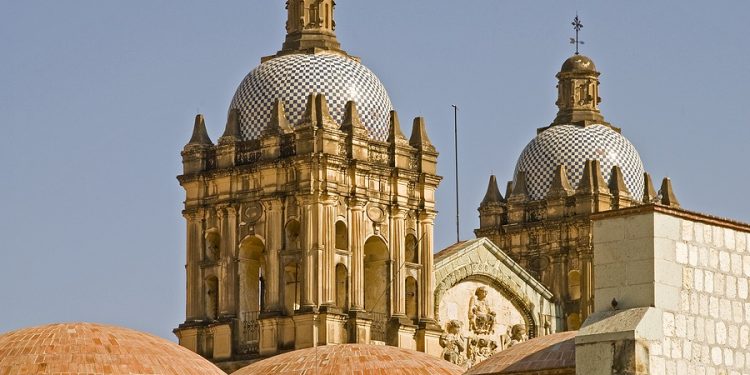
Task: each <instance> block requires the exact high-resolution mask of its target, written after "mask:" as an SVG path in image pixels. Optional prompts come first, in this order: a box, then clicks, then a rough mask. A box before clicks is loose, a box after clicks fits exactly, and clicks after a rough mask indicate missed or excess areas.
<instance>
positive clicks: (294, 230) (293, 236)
mask: <svg viewBox="0 0 750 375" xmlns="http://www.w3.org/2000/svg"><path fill="white" fill-rule="evenodd" d="M299 231H300V226H299V221H297V220H289V222H288V223H287V224H286V230H285V232H286V249H287V250H298V249H299V248H300V245H299Z"/></svg>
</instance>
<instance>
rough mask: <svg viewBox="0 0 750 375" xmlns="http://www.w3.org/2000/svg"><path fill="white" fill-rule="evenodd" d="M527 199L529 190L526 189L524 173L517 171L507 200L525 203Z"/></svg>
mask: <svg viewBox="0 0 750 375" xmlns="http://www.w3.org/2000/svg"><path fill="white" fill-rule="evenodd" d="M528 197H529V190H528V188H527V187H526V172H524V171H519V172H518V173H517V174H516V182H515V183H514V184H513V192H512V193H511V194H510V196H509V197H508V199H512V200H514V201H525V200H527V198H528Z"/></svg>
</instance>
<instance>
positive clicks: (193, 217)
mask: <svg viewBox="0 0 750 375" xmlns="http://www.w3.org/2000/svg"><path fill="white" fill-rule="evenodd" d="M183 216H184V217H185V220H186V221H187V246H186V247H187V254H186V267H185V272H186V273H187V275H186V280H187V297H186V306H185V307H186V309H185V311H186V314H185V315H186V317H185V318H186V321H194V320H200V319H202V318H203V317H204V315H205V314H204V313H203V311H202V310H203V303H202V301H201V300H202V298H201V297H202V293H201V291H202V289H203V280H201V271H200V262H201V258H202V254H203V251H204V250H203V247H204V239H203V222H202V217H201V216H202V212H200V211H197V212H196V211H192V212H188V211H185V212H184V213H183Z"/></svg>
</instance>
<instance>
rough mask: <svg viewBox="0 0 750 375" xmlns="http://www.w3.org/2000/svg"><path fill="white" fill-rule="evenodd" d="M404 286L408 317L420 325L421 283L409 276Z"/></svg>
mask: <svg viewBox="0 0 750 375" xmlns="http://www.w3.org/2000/svg"><path fill="white" fill-rule="evenodd" d="M404 284H405V285H404V291H405V294H406V295H405V296H404V298H405V299H406V317H407V318H409V319H411V321H412V322H413V323H414V324H417V323H419V282H417V279H415V278H414V277H412V276H409V277H407V278H406V281H405V283H404Z"/></svg>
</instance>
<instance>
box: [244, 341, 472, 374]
mask: <svg viewBox="0 0 750 375" xmlns="http://www.w3.org/2000/svg"><path fill="white" fill-rule="evenodd" d="M316 367H317V369H316ZM305 370H307V371H305ZM463 372H464V370H463V369H462V368H461V367H458V366H456V365H454V364H452V363H449V362H447V361H444V360H442V359H440V358H436V357H433V356H430V355H428V354H425V353H422V352H417V351H414V350H409V349H401V348H396V347H393V346H385V345H365V344H342V345H328V346H319V347H317V348H308V349H301V350H295V351H293V352H288V353H284V354H281V355H277V356H275V357H271V358H268V359H265V360H262V361H260V362H256V363H253V364H251V365H249V366H247V367H244V368H242V369H240V370H238V371H236V372H234V373H232V375H266V374H273V375H292V374H293V375H302V374H316V375H339V374H358V375H386V374H387V375H460V374H462V373H463Z"/></svg>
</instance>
